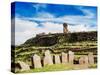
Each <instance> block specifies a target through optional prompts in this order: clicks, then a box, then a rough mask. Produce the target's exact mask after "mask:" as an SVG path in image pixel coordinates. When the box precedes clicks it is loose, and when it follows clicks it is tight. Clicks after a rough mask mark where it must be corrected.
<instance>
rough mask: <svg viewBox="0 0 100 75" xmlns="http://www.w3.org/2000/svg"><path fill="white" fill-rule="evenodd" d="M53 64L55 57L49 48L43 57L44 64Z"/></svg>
mask: <svg viewBox="0 0 100 75" xmlns="http://www.w3.org/2000/svg"><path fill="white" fill-rule="evenodd" d="M52 64H53V58H52V56H51V54H50V51H49V50H47V51H46V52H45V56H44V59H43V65H44V66H45V65H52Z"/></svg>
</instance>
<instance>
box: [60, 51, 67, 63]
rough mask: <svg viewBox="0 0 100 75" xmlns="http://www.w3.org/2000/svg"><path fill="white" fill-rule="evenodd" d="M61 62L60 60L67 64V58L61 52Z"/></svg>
mask: <svg viewBox="0 0 100 75" xmlns="http://www.w3.org/2000/svg"><path fill="white" fill-rule="evenodd" d="M61 60H62V63H64V64H65V63H68V57H67V53H64V52H62V54H61Z"/></svg>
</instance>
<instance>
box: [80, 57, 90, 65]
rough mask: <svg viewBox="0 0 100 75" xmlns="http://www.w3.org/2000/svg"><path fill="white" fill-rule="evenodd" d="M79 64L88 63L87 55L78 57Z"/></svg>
mask: <svg viewBox="0 0 100 75" xmlns="http://www.w3.org/2000/svg"><path fill="white" fill-rule="evenodd" d="M79 64H81V65H82V64H88V56H81V57H80V59H79Z"/></svg>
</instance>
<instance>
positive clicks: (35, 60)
mask: <svg viewBox="0 0 100 75" xmlns="http://www.w3.org/2000/svg"><path fill="white" fill-rule="evenodd" d="M32 60H33V61H32V62H33V63H32V64H33V66H34V68H41V67H42V64H41V58H40V56H38V55H37V54H35V55H34V56H33V57H32Z"/></svg>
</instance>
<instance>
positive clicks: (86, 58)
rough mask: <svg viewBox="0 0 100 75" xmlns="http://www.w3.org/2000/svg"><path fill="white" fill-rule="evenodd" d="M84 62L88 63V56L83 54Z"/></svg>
mask: <svg viewBox="0 0 100 75" xmlns="http://www.w3.org/2000/svg"><path fill="white" fill-rule="evenodd" d="M84 63H85V64H88V63H89V62H88V56H84Z"/></svg>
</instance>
